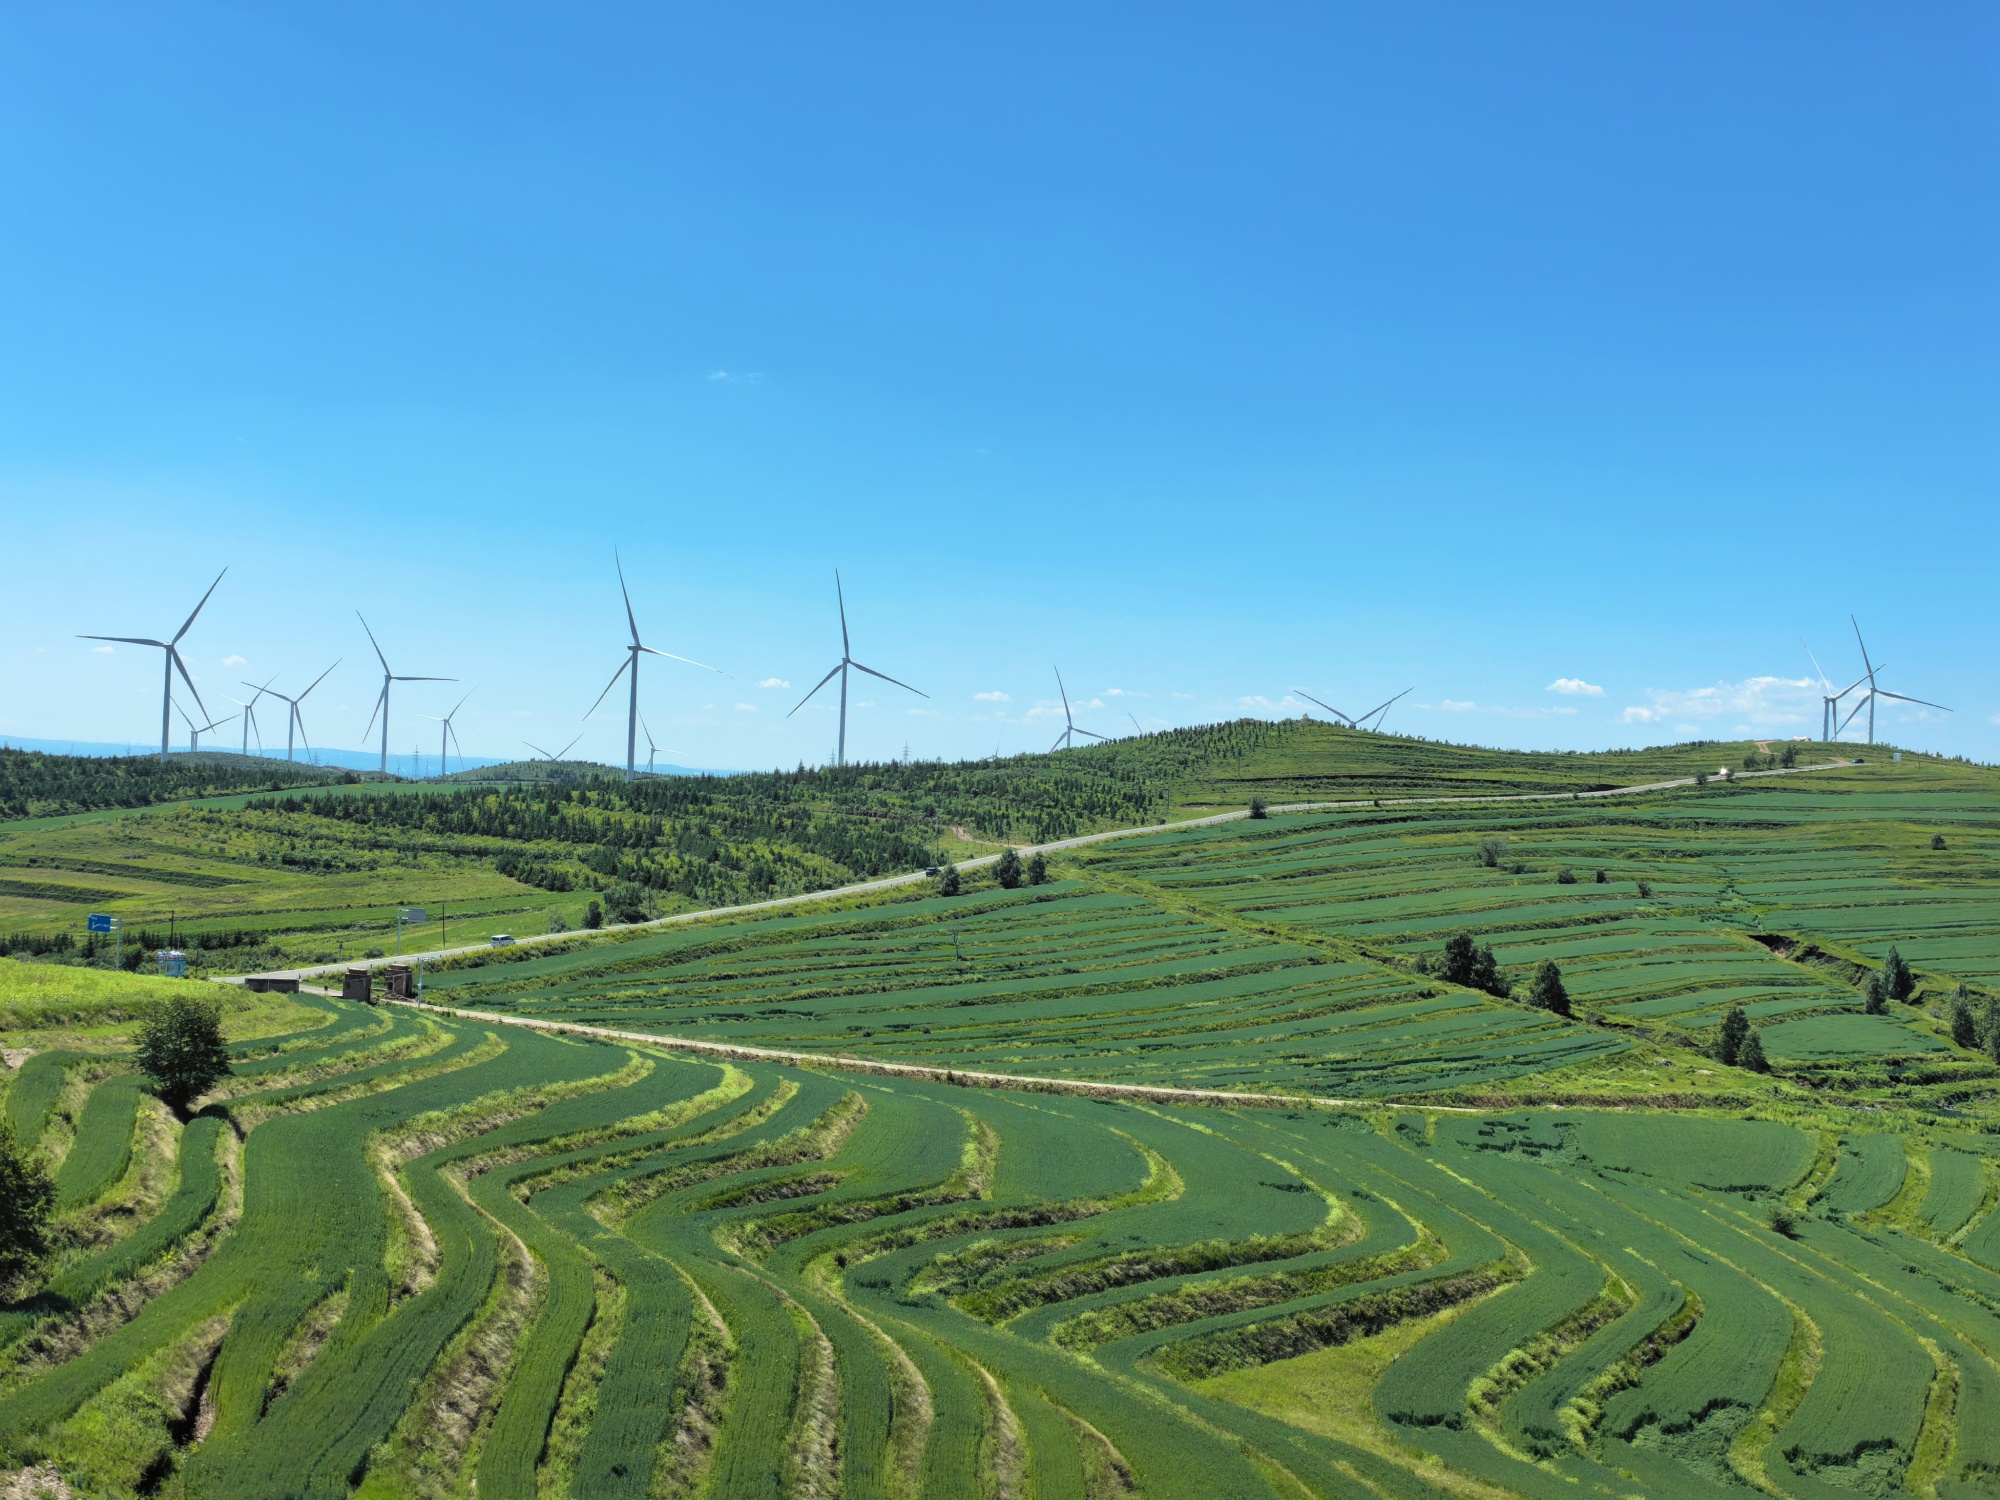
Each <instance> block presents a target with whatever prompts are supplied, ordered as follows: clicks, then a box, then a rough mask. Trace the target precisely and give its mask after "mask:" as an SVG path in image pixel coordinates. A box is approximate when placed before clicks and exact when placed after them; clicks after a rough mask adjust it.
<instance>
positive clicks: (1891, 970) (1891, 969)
mask: <svg viewBox="0 0 2000 1500" xmlns="http://www.w3.org/2000/svg"><path fill="white" fill-rule="evenodd" d="M1882 977H1883V979H1884V980H1885V981H1886V982H1887V983H1888V986H1889V998H1890V999H1891V1000H1907V999H1909V998H1910V991H1912V990H1914V989H1915V988H1916V987H1917V977H1916V975H1914V974H1912V973H1911V972H1910V966H1909V965H1908V964H1906V963H1904V962H1903V955H1902V954H1900V953H1898V952H1897V951H1896V949H1895V946H1894V945H1893V944H1892V945H1891V946H1890V948H1889V956H1888V958H1887V959H1885V960H1884V961H1883V964H1882Z"/></svg>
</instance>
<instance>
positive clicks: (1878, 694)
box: [1840, 615, 1951, 745]
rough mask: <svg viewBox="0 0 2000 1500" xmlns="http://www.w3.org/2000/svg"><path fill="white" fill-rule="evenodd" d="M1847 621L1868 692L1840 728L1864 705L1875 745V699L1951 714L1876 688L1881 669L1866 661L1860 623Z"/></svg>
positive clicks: (1935, 705)
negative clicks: (1857, 647)
mask: <svg viewBox="0 0 2000 1500" xmlns="http://www.w3.org/2000/svg"><path fill="white" fill-rule="evenodd" d="M1847 619H1848V623H1849V624H1851V625H1853V626H1854V640H1855V644H1857V645H1858V646H1860V647H1861V664H1862V665H1863V666H1865V667H1866V668H1867V669H1868V672H1867V675H1866V678H1865V679H1864V680H1865V681H1866V682H1867V684H1868V691H1867V692H1866V693H1864V694H1862V695H1861V702H1860V703H1857V704H1855V705H1854V708H1853V710H1852V711H1851V712H1849V714H1848V715H1847V717H1846V718H1845V719H1843V720H1841V724H1840V727H1841V728H1842V729H1845V728H1846V727H1847V726H1848V725H1849V724H1851V723H1853V722H1854V717H1855V715H1856V714H1858V713H1860V712H1861V709H1862V707H1863V705H1864V704H1865V705H1866V706H1867V709H1868V743H1869V744H1871V745H1872V744H1874V743H1875V700H1876V699H1877V698H1893V699H1895V701H1896V702H1898V703H1915V704H1918V705H1920V706H1921V707H1924V708H1934V709H1936V710H1938V712H1940V713H1947V714H1948V713H1950V712H1951V710H1950V709H1948V708H1946V707H1945V706H1944V705H1943V704H1942V703H1930V702H1927V701H1926V700H1924V699H1922V698H1910V697H1905V696H1904V695H1903V694H1902V693H1892V692H1889V691H1888V690H1887V689H1886V688H1879V687H1877V686H1876V685H1875V674H1876V673H1877V672H1879V671H1881V670H1882V668H1881V667H1880V666H1878V665H1876V664H1875V663H1874V662H1872V661H1870V660H1869V659H1868V643H1867V642H1866V641H1864V640H1862V639H1861V622H1860V621H1859V620H1856V619H1855V618H1854V616H1852V615H1849V616H1848V617H1847ZM1859 685H1860V684H1859V683H1857V684H1856V686H1857V687H1858V686H1859Z"/></svg>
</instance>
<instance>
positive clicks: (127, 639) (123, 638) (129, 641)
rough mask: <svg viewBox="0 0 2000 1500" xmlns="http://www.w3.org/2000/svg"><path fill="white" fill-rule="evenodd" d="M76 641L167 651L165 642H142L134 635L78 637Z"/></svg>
mask: <svg viewBox="0 0 2000 1500" xmlns="http://www.w3.org/2000/svg"><path fill="white" fill-rule="evenodd" d="M77 639H78V640H80V641H119V642H122V643H123V644H124V645H127V646H158V647H159V648H160V649H161V650H162V651H164V650H166V649H167V643H166V642H165V641H148V640H143V639H141V638H140V637H138V636H136V635H80V636H78V637H77Z"/></svg>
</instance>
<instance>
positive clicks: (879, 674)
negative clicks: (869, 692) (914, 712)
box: [848, 661, 930, 698]
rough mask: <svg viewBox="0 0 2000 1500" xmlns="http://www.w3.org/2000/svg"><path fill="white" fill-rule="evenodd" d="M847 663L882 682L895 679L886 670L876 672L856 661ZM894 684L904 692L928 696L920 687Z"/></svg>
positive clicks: (902, 683)
mask: <svg viewBox="0 0 2000 1500" xmlns="http://www.w3.org/2000/svg"><path fill="white" fill-rule="evenodd" d="M848 665H849V666H850V667H852V668H854V670H855V671H857V672H866V673H867V674H868V675H869V676H870V677H879V678H881V679H882V680H883V681H884V682H896V679H895V678H893V677H891V676H890V675H889V674H888V673H887V672H878V671H876V670H875V669H874V668H873V667H864V666H862V665H861V663H860V662H858V661H850V662H849V663H848ZM896 686H897V687H899V688H901V689H903V691H905V692H908V693H915V694H916V695H917V696H918V697H919V698H928V697H930V694H929V693H927V692H925V691H924V690H923V689H922V688H913V687H911V686H910V685H909V684H908V683H907V682H896Z"/></svg>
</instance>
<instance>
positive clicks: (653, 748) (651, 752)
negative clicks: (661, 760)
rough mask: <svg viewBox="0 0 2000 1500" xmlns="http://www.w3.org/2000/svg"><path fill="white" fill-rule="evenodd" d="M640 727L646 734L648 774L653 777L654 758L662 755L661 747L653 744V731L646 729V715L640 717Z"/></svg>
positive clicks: (671, 753) (670, 751)
mask: <svg viewBox="0 0 2000 1500" xmlns="http://www.w3.org/2000/svg"><path fill="white" fill-rule="evenodd" d="M639 727H640V728H641V729H642V730H645V733H646V774H647V775H648V776H651V775H652V774H653V757H654V756H656V755H658V754H659V753H660V747H659V746H658V745H656V744H654V743H653V731H652V730H650V729H647V728H646V716H645V715H644V714H641V715H639ZM677 753H678V752H676V751H673V750H669V751H668V752H667V754H669V755H673V754H677Z"/></svg>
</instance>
